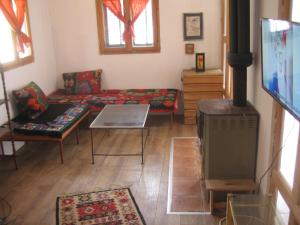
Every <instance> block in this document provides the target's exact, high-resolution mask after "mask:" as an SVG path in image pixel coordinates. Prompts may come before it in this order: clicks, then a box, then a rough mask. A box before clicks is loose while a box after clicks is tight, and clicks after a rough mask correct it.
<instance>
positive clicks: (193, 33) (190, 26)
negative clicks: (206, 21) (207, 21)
mask: <svg viewBox="0 0 300 225" xmlns="http://www.w3.org/2000/svg"><path fill="white" fill-rule="evenodd" d="M183 38H184V40H197V39H202V38H203V15H202V13H184V14H183Z"/></svg>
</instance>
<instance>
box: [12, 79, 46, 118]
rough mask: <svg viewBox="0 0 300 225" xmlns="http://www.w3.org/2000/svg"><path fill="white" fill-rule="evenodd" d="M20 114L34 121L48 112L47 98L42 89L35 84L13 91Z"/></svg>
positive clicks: (31, 83)
mask: <svg viewBox="0 0 300 225" xmlns="http://www.w3.org/2000/svg"><path fill="white" fill-rule="evenodd" d="M13 96H14V98H15V101H16V103H17V107H18V109H19V112H20V113H21V114H23V115H26V116H27V117H28V118H30V119H33V118H36V117H37V116H39V115H40V114H41V113H42V112H44V111H45V110H47V108H48V102H47V97H46V95H45V94H44V92H43V91H42V90H41V88H40V87H39V86H38V85H37V84H36V83H34V82H30V83H29V84H28V85H26V86H25V87H24V88H22V89H20V90H16V91H13Z"/></svg>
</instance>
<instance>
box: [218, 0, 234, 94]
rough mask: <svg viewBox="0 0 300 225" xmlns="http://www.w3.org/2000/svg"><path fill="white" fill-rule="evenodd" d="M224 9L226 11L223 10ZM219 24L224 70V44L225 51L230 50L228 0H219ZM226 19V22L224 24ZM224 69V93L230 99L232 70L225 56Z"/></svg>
mask: <svg viewBox="0 0 300 225" xmlns="http://www.w3.org/2000/svg"><path fill="white" fill-rule="evenodd" d="M225 9H226V12H225ZM221 10H222V12H221V17H222V19H221V24H222V26H221V27H222V34H221V59H222V60H221V61H222V62H221V68H222V70H224V45H226V50H227V52H228V51H229V50H230V33H229V30H230V24H229V0H221ZM225 20H226V24H225ZM225 26H226V34H225ZM225 62H226V64H225V70H224V71H223V74H224V94H225V98H227V99H232V98H233V71H232V68H231V67H230V66H229V64H228V61H227V58H226V56H225Z"/></svg>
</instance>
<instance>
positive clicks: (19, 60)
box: [0, 1, 33, 70]
mask: <svg viewBox="0 0 300 225" xmlns="http://www.w3.org/2000/svg"><path fill="white" fill-rule="evenodd" d="M12 3H13V4H12V6H13V10H14V13H16V11H17V9H16V4H15V1H12ZM3 10H4V9H1V7H0V34H1V35H0V49H1V51H0V63H1V64H2V66H3V68H4V70H8V69H12V68H16V67H18V66H21V65H24V64H28V63H31V62H33V51H32V47H31V46H32V45H31V44H30V45H29V46H26V45H23V46H24V50H23V52H22V51H18V38H17V34H16V32H15V31H14V30H13V29H12V28H11V25H10V24H9V23H8V22H7V19H6V17H5V16H4V13H3ZM13 16H15V15H13ZM21 31H22V32H23V33H24V34H25V35H27V37H29V38H30V37H31V35H30V28H29V20H28V9H27V4H26V1H25V12H24V22H23V25H22V28H21Z"/></svg>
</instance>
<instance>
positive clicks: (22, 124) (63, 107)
mask: <svg viewBox="0 0 300 225" xmlns="http://www.w3.org/2000/svg"><path fill="white" fill-rule="evenodd" d="M87 111H88V106H87V105H84V104H80V105H73V104H49V107H48V109H47V110H46V111H45V112H43V113H42V114H41V115H40V116H39V117H37V118H36V119H32V120H29V119H27V118H24V116H22V115H20V116H18V117H16V118H14V119H13V120H12V121H13V125H14V132H15V133H19V134H25V135H48V136H51V137H62V134H63V133H64V131H65V130H67V129H68V128H69V127H70V126H72V125H73V124H74V123H75V122H76V121H77V120H78V119H80V117H81V116H82V115H83V114H85V113H86V112H87Z"/></svg>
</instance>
